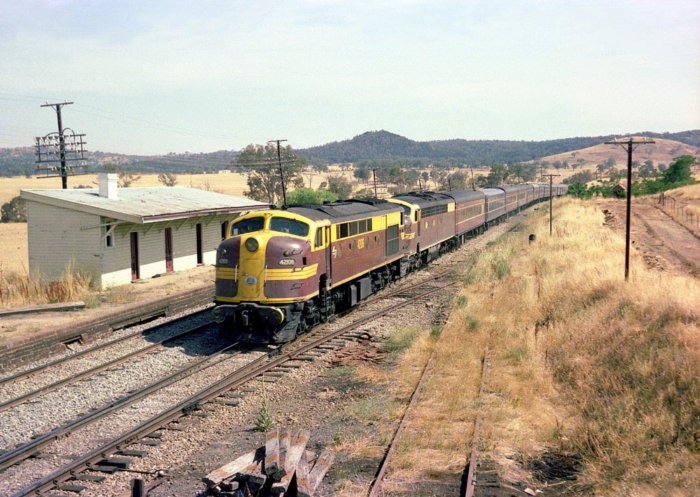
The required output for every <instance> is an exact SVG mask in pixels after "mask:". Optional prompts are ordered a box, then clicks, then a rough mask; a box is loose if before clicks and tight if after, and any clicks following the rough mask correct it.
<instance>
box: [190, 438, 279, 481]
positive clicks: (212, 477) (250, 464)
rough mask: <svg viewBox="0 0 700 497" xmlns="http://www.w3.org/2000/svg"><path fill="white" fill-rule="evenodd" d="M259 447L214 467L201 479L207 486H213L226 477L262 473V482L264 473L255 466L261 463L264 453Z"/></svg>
mask: <svg viewBox="0 0 700 497" xmlns="http://www.w3.org/2000/svg"><path fill="white" fill-rule="evenodd" d="M261 449H262V450H261ZM261 449H258V450H254V451H251V452H248V453H247V454H243V455H242V456H240V457H239V458H238V459H234V460H233V461H231V462H230V463H228V464H225V465H223V466H221V467H220V468H218V469H215V470H214V471H212V472H211V473H209V474H208V475H207V476H205V477H204V478H203V479H202V481H203V482H204V483H206V484H207V486H208V487H209V488H213V487H216V486H217V485H219V484H220V483H221V482H222V481H224V480H225V479H226V478H231V477H232V476H237V475H249V474H252V475H257V474H258V473H259V474H261V475H263V478H262V482H261V483H264V480H265V478H264V474H263V473H262V472H261V471H259V470H257V471H256V468H259V467H260V466H261V465H262V462H263V459H264V455H265V448H264V447H261Z"/></svg>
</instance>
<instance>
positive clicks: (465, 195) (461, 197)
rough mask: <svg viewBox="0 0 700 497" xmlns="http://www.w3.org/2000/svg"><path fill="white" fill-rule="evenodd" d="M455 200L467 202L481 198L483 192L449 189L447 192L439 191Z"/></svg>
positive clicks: (482, 197)
mask: <svg viewBox="0 0 700 497" xmlns="http://www.w3.org/2000/svg"><path fill="white" fill-rule="evenodd" d="M440 193H442V194H444V195H447V196H449V197H451V198H453V199H454V200H455V202H467V201H469V200H479V199H481V200H483V199H484V192H482V191H481V190H451V191H449V192H440Z"/></svg>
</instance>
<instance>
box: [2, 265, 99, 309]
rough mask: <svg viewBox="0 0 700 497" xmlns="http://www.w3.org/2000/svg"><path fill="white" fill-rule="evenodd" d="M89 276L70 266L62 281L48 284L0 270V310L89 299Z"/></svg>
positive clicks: (42, 279) (32, 276)
mask: <svg viewBox="0 0 700 497" xmlns="http://www.w3.org/2000/svg"><path fill="white" fill-rule="evenodd" d="M90 280H91V279H90V276H89V275H87V274H83V273H80V272H77V271H76V270H75V267H74V265H73V263H69V264H68V266H67V267H66V269H65V271H64V272H63V274H62V275H61V277H60V278H58V279H56V280H47V279H45V278H42V277H40V276H38V275H34V274H31V275H30V274H29V273H27V272H26V270H25V271H24V272H17V271H3V270H1V269H0V307H16V306H21V305H36V304H51V303H56V302H71V301H75V300H80V299H83V298H85V297H87V296H88V295H89V294H90V291H91V284H90Z"/></svg>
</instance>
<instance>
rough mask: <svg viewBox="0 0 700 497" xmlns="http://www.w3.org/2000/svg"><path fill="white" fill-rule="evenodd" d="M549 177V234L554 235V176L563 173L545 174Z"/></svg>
mask: <svg viewBox="0 0 700 497" xmlns="http://www.w3.org/2000/svg"><path fill="white" fill-rule="evenodd" d="M542 176H543V177H544V176H548V177H549V236H552V178H553V177H554V176H561V174H543V175H542Z"/></svg>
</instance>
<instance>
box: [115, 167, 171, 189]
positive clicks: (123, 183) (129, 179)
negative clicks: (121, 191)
mask: <svg viewBox="0 0 700 497" xmlns="http://www.w3.org/2000/svg"><path fill="white" fill-rule="evenodd" d="M140 179H141V176H134V174H133V173H129V172H126V171H122V172H120V173H119V186H120V187H121V188H128V187H130V186H131V183H133V182H134V181H138V180H140ZM159 179H160V178H159ZM176 182H177V181H176ZM161 183H162V182H161ZM168 186H171V185H168Z"/></svg>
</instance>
